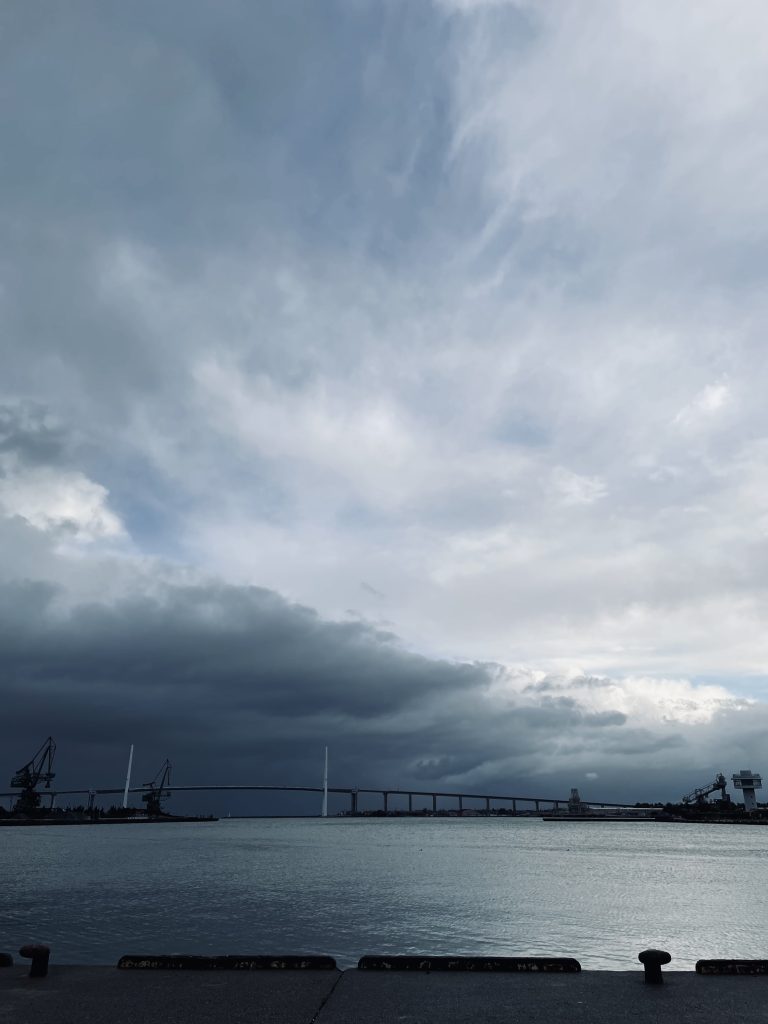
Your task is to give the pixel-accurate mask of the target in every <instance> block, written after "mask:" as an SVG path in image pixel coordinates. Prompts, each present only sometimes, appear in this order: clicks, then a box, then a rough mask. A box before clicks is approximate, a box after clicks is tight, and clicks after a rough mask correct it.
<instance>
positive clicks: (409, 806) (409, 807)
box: [408, 793, 413, 814]
mask: <svg viewBox="0 0 768 1024" xmlns="http://www.w3.org/2000/svg"><path fill="white" fill-rule="evenodd" d="M408 813H409V814H413V793H409V794H408Z"/></svg>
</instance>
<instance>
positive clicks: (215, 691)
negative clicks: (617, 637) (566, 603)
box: [0, 524, 624, 789]
mask: <svg viewBox="0 0 768 1024" xmlns="http://www.w3.org/2000/svg"><path fill="white" fill-rule="evenodd" d="M11 525H13V524H11ZM14 528H16V529H18V527H14ZM7 530H8V527H7V526H6V536H7V535H8V533H7ZM0 623H2V628H0V664H2V666H3V668H2V693H3V706H4V709H5V710H4V717H3V726H4V733H5V734H6V735H7V736H8V737H9V740H8V742H7V743H6V744H5V746H4V748H3V750H4V759H7V760H8V763H7V764H6V765H5V766H4V768H3V770H6V771H8V770H10V769H11V768H12V767H13V766H14V764H15V762H16V761H18V760H19V759H21V760H22V761H23V760H24V759H25V757H28V756H29V754H30V753H31V752H32V749H33V748H34V747H35V746H36V745H37V743H38V742H39V739H40V738H41V737H42V736H43V735H46V734H48V733H52V734H54V735H55V737H56V739H57V741H58V743H59V750H60V755H59V757H60V780H61V784H65V783H68V784H70V785H74V784H93V783H94V781H98V782H100V783H102V784H103V783H104V782H105V781H107V782H114V781H115V776H114V773H115V770H116V760H117V758H118V756H119V752H120V751H122V750H123V749H124V748H125V747H126V746H127V744H128V743H130V742H136V743H137V744H138V745H140V746H141V748H142V752H143V755H144V757H145V759H148V758H149V757H150V752H151V755H152V756H153V757H154V759H155V760H158V761H159V760H160V759H162V757H163V756H166V754H168V755H171V756H172V758H173V760H174V761H175V762H176V763H177V769H178V772H179V773H180V775H181V777H182V778H183V780H184V781H186V782H188V783H189V782H196V781H221V780H223V779H224V780H226V779H230V780H231V779H232V778H236V779H238V780H240V781H259V782H269V781H271V782H280V783H286V782H291V783H297V784H302V783H304V784H306V782H307V780H309V781H310V783H311V782H312V780H313V778H314V775H315V774H316V768H317V765H316V761H317V756H318V753H317V752H318V751H319V750H320V749H321V748H322V746H323V745H324V744H325V743H330V744H331V745H332V747H333V751H334V765H335V768H336V772H337V779H343V780H345V781H346V784H360V785H364V784H366V783H367V784H379V785H394V784H395V782H397V784H398V785H407V784H413V783H418V781H419V780H426V779H429V780H431V781H432V782H433V783H434V784H435V785H438V784H440V785H451V784H452V785H454V786H455V784H456V780H460V779H461V778H462V777H468V776H469V775H470V774H471V773H473V772H474V773H477V772H480V773H481V775H482V776H483V777H484V778H485V779H487V780H492V781H493V784H494V785H495V787H496V788H497V789H499V788H501V789H504V788H506V785H505V784H508V781H509V780H508V779H506V778H505V777H504V776H505V775H506V773H507V772H508V771H509V768H508V767H507V768H503V767H500V766H501V765H503V763H504V762H505V761H507V760H508V759H509V758H510V756H512V755H514V756H522V755H524V754H530V755H533V754H534V752H538V754H541V752H542V751H546V750H553V749H555V746H556V743H557V738H558V737H560V736H561V735H562V734H563V733H572V734H574V736H575V735H577V734H581V733H582V732H584V733H585V734H588V733H589V732H590V731H591V730H593V729H594V728H595V727H600V728H601V729H603V728H605V727H611V726H620V725H621V724H622V723H623V720H624V716H622V715H619V714H607V715H605V714H603V715H600V714H592V713H589V712H586V711H585V710H584V709H582V708H580V707H579V706H578V705H577V704H576V702H575V701H574V700H572V699H569V698H566V697H560V698H556V699H552V698H549V697H546V698H545V699H544V700H543V701H542V702H541V704H540V705H538V706H527V705H522V704H518V702H517V701H516V700H509V699H507V700H506V701H503V702H499V701H498V699H496V698H494V696H493V693H492V691H493V688H494V686H496V685H498V683H499V680H500V679H501V678H503V674H502V673H501V670H500V669H499V668H498V666H493V665H483V664H477V663H475V664H461V663H454V662H448V661H442V660H437V659H430V658H426V657H423V656H420V655H418V654H413V653H411V652H409V651H407V650H404V649H403V648H402V647H401V646H400V644H399V643H398V641H397V640H396V638H394V637H393V636H392V635H391V634H390V633H386V632H383V631H381V630H377V629H375V628H374V627H372V626H370V625H368V624H366V623H363V622H359V621H352V622H331V621H326V620H324V619H322V618H321V617H320V616H319V615H318V614H317V613H316V612H314V611H313V610H312V609H309V608H306V607H303V606H300V605H296V604H291V603H289V602H287V601H286V600H284V599H283V598H281V597H280V596H279V595H277V594H275V593H274V592H272V591H269V590H266V589H263V588H256V587H237V586H231V585H227V584H223V583H216V582H208V583H202V582H197V583H194V584H171V583H167V582H159V581H157V580H156V581H155V582H154V584H152V585H151V586H150V581H145V585H144V589H143V590H142V591H141V592H139V593H134V594H133V595H132V596H130V597H122V598H119V599H118V600H115V601H110V602H106V601H102V602H98V601H89V602H85V603H83V602H80V603H74V604H72V602H71V601H69V602H68V601H67V595H66V593H65V592H64V591H63V590H62V589H61V588H60V587H57V586H54V585H52V584H50V583H46V582H41V581H30V580H19V579H17V580H13V581H6V582H5V583H3V584H2V586H0ZM575 742H577V741H575ZM577 745H578V743H577ZM110 775H111V777H110V778H105V776H110ZM94 776H98V779H97V780H94ZM177 781H180V779H179V777H178V776H177Z"/></svg>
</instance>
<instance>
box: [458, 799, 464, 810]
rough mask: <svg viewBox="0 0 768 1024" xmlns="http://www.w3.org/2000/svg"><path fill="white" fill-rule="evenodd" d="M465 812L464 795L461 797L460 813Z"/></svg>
mask: <svg viewBox="0 0 768 1024" xmlns="http://www.w3.org/2000/svg"><path fill="white" fill-rule="evenodd" d="M463 813H464V799H463V797H459V814H463Z"/></svg>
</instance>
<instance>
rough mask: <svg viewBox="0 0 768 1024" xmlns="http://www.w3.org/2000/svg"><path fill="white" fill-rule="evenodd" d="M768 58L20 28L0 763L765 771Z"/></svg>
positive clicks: (634, 34) (603, 25)
mask: <svg viewBox="0 0 768 1024" xmlns="http://www.w3.org/2000/svg"><path fill="white" fill-rule="evenodd" d="M767 34H768V19H767V18H766V16H765V13H764V11H763V8H762V6H761V5H759V4H757V3H751V2H747V3H744V4H741V5H740V6H739V8H738V10H737V11H734V10H731V9H729V8H726V7H725V6H724V5H722V4H720V3H709V2H705V3H701V4H699V5H698V6H697V9H696V12H695V15H694V16H691V14H690V12H689V11H688V10H686V11H685V12H683V9H682V7H676V6H674V5H672V6H671V7H670V6H669V5H668V4H666V5H665V4H661V3H650V4H644V5H642V7H640V6H638V5H637V4H631V3H622V2H620V3H608V2H598V3H595V4H593V5H591V6H590V7H589V9H585V8H584V6H583V5H577V4H572V3H570V2H567V0H563V2H562V3H559V4H557V5H555V6H551V7H547V8H543V7H541V6H539V5H533V4H528V3H522V2H520V3H518V2H514V3H513V2H508V3H505V2H482V3H481V2H471V0H462V2H458V0H451V2H447V0H446V2H439V3H438V2H435V3H433V4H419V5H413V4H410V3H391V4H386V5H379V6H367V5H359V4H355V3H350V2H338V3H331V4H325V5H322V7H320V6H318V5H315V4H311V3H306V4H300V5H298V6H296V5H291V6H290V10H289V9H287V8H286V7H285V6H284V5H282V4H270V3H267V4H262V5H260V6H259V8H258V10H256V9H253V10H249V9H247V8H246V7H244V6H243V5H241V4H239V3H237V2H235V0H231V2H230V0H225V2H224V3H222V4H220V5H218V7H217V11H216V14H215V15H214V14H213V13H212V12H211V11H210V10H208V9H207V8H206V6H205V5H204V4H202V3H197V2H191V3H190V2H188V0H185V2H184V3H183V4H182V3H181V2H179V3H176V2H170V3H167V4H165V5H164V6H163V8H162V10H157V9H150V8H149V7H147V6H145V5H139V6H138V7H132V8H130V9H126V8H125V5H122V4H118V3H106V4H99V5H98V9H97V6H96V5H94V4H91V3H89V2H85V0H84V2H82V3H78V4H75V5H74V6H72V5H70V7H69V8H68V9H67V11H66V12H64V11H46V12H45V16H43V13H42V12H41V11H40V10H38V9H36V8H35V7H34V5H33V6H31V7H29V6H27V7H21V6H18V7H17V8H16V9H15V10H14V11H13V12H12V13H10V12H9V13H8V14H7V15H6V16H5V17H4V26H3V39H2V43H0V46H2V49H3V61H2V63H1V66H2V71H0V76H2V80H3V85H4V88H3V91H2V96H4V97H13V100H12V101H11V100H10V99H9V98H6V99H3V100H0V103H2V104H4V106H5V109H4V111H3V114H4V123H5V124H6V126H7V128H6V147H5V148H6V151H7V156H8V159H7V160H6V161H4V163H3V166H2V168H1V169H0V225H2V231H3V234H4V236H5V239H6V244H5V245H4V246H3V247H2V249H1V250H0V337H1V338H2V341H1V342H0V344H1V345H2V356H3V360H2V372H1V375H0V399H1V400H2V404H0V529H1V530H2V536H3V539H4V545H3V548H4V553H5V557H4V559H3V564H2V566H0V584H2V587H3V594H4V598H3V607H4V609H5V612H4V615H5V616H6V619H5V620H4V622H3V623H0V626H1V627H2V628H3V629H4V634H3V635H4V637H5V639H4V641H3V642H4V645H5V646H4V648H3V650H1V651H0V687H2V689H3V692H4V694H5V693H6V691H7V695H8V696H10V697H12V698H13V706H14V709H15V710H14V711H13V712H12V714H11V713H9V714H8V715H6V716H4V719H3V721H2V723H0V730H2V735H3V742H4V743H8V744H9V746H8V747H5V746H4V748H3V749H8V750H9V751H13V756H14V757H15V758H16V760H18V758H19V756H22V755H23V751H24V750H26V749H27V747H31V748H34V746H35V745H36V743H37V742H38V740H37V734H38V733H42V734H43V735H45V734H47V733H48V732H50V731H54V725H49V724H47V723H45V722H44V721H43V720H42V717H44V716H42V717H41V716H40V710H39V709H40V707H44V706H46V704H50V712H49V714H50V717H51V718H52V719H53V721H54V722H55V723H59V726H60V730H61V733H62V736H69V737H70V740H71V743H72V745H73V747H74V746H76V745H80V744H82V745H83V749H84V750H88V751H90V753H89V754H88V755H87V757H84V759H83V760H82V761H76V760H73V761H72V765H73V768H72V771H73V774H77V773H80V774H82V773H83V772H84V771H85V765H86V763H87V761H88V760H89V759H92V758H95V759H96V761H95V762H93V763H96V762H98V763H102V762H101V761H99V758H101V757H102V756H103V757H105V758H106V757H107V754H106V748H107V747H110V748H111V746H112V745H114V744H118V743H124V742H126V741H130V739H131V737H132V735H133V732H134V731H135V728H138V727H139V725H140V726H141V728H142V729H144V730H145V731H146V736H147V739H148V742H149V738H150V737H156V740H157V744H158V746H163V744H165V746H164V748H163V750H162V751H159V757H160V759H161V758H162V756H165V748H170V747H171V746H173V749H174V750H178V751H179V756H180V757H181V758H182V759H184V758H186V757H191V756H192V751H193V750H197V751H198V752H199V757H201V758H202V757H204V761H200V762H199V763H200V764H201V765H203V764H204V765H205V769H206V771H208V772H211V773H214V774H215V773H216V772H218V771H219V770H221V771H222V772H224V771H225V770H226V771H229V770H230V769H229V768H226V769H225V767H224V766H225V765H227V764H229V765H230V767H231V768H232V770H237V771H242V772H243V773H245V774H248V773H249V772H251V771H253V772H255V773H257V774H261V773H267V774H268V771H269V766H270V765H272V766H274V767H275V769H276V770H277V769H279V773H280V774H281V777H282V775H283V774H286V775H288V774H290V776H291V778H294V779H298V778H299V776H301V775H302V773H303V772H305V771H309V770H310V768H309V762H308V761H305V760H304V756H305V753H304V752H306V751H307V750H308V749H309V745H311V744H312V743H314V744H315V747H316V748H317V749H321V748H322V746H323V745H324V743H326V742H329V738H328V734H329V733H332V734H333V735H334V736H335V737H337V739H336V746H338V747H339V748H340V752H339V759H340V764H339V770H340V771H341V770H343V771H344V772H348V773H350V774H352V775H354V776H355V778H356V779H358V780H360V781H361V784H362V780H368V781H373V782H380V783H381V784H394V783H395V782H396V781H401V782H402V783H403V784H404V785H405V784H406V783H407V782H408V780H411V782H415V781H416V780H418V779H426V778H430V779H432V780H434V781H435V784H437V783H438V782H439V783H440V784H441V785H442V784H443V783H444V784H445V785H454V784H455V785H458V784H459V783H461V784H462V785H466V786H467V787H470V786H475V785H477V786H480V785H482V786H486V785H493V786H495V787H504V788H506V786H507V784H509V785H513V784H514V785H518V784H519V785H520V786H527V785H529V784H533V783H534V782H536V780H537V779H540V778H541V775H542V773H543V774H544V775H547V773H549V777H550V778H551V779H552V780H553V782H554V781H556V782H557V784H558V785H562V786H565V785H566V783H567V779H571V778H572V779H573V780H574V783H577V782H578V780H579V779H581V778H583V776H584V775H590V776H591V775H595V774H596V775H597V776H598V779H599V780H604V785H606V786H608V785H609V783H608V781H607V780H608V777H609V778H610V780H611V781H610V786H611V787H612V788H613V789H614V790H617V791H618V790H620V789H621V787H622V786H623V787H625V789H626V791H627V792H628V793H629V792H630V791H631V792H633V793H637V795H638V796H640V795H642V793H640V792H638V791H637V788H633V787H635V782H636V780H637V779H638V778H640V777H644V778H645V779H646V780H647V779H649V778H650V776H649V775H648V774H645V775H644V776H641V775H640V774H639V773H648V772H651V773H658V774H657V775H654V779H655V781H654V786H656V787H657V791H658V792H659V793H660V792H661V789H662V788H663V787H664V786H667V787H668V791H666V790H665V792H664V793H663V795H673V796H674V795H677V790H678V789H679V788H680V787H681V786H682V788H683V789H684V788H686V786H687V785H688V783H687V782H683V779H684V778H685V779H687V778H688V777H689V776H690V778H691V784H695V782H696V780H697V778H698V775H699V774H700V773H702V772H705V771H706V772H707V773H709V772H710V771H713V770H716V769H719V768H721V767H722V768H723V769H725V770H728V771H730V770H738V769H739V768H741V767H746V766H747V762H748V761H749V759H750V758H754V759H755V763H754V765H752V767H754V768H755V770H759V767H760V766H759V763H758V762H759V756H760V750H759V747H758V746H756V745H755V742H756V741H755V740H754V736H755V735H756V733H755V728H756V725H757V724H759V723H762V720H763V715H764V699H765V678H766V674H767V669H766V666H767V665H768V647H766V641H765V635H766V633H765V629H764V625H765V605H766V593H765V578H766V574H765V567H766V558H767V555H766V552H767V548H766V536H767V531H768V486H767V485H766V474H765V469H764V467H765V464H766V454H767V452H768V425H767V424H766V414H765V408H764V406H765V403H764V394H765V391H766V385H767V384H768V381H766V379H765V378H766V371H765V369H764V366H765V360H764V359H763V358H762V352H763V348H764V340H763V335H764V333H765V327H766V301H765V289H764V287H763V280H762V277H763V272H762V271H761V269H760V268H761V267H762V266H763V263H764V258H763V257H764V255H765V252H764V250H765V249H766V238H765V237H764V236H765V231H764V229H763V228H762V226H761V225H762V224H763V222H764V220H765V218H764V217H763V216H761V214H762V209H763V206H764V205H765V190H764V188H763V185H762V181H763V177H764V167H765V163H766V153H767V152H768V132H766V128H765V125H764V118H763V113H762V112H763V110H764V108H765V101H766V93H768V76H767V75H766V71H765V60H764V49H765V40H766V35H767ZM310 609H311V610H310ZM22 610H23V615H22V614H21V612H22ZM19 616H21V617H19ZM393 637H397V639H394V638H393ZM201 645H202V646H201ZM203 647H204V648H205V650H204V649H203ZM32 691H34V693H35V695H36V696H35V700H34V701H32V700H24V699H23V694H24V693H25V692H32ZM38 701H39V703H38ZM745 702H746V703H745ZM6 704H8V701H6ZM33 709H34V710H33ZM747 711H748V714H747V713H745V712H747ZM745 721H747V722H748V723H749V725H748V726H746V725H745V724H744V723H745ZM172 739H173V743H171V740H172ZM279 751H282V753H281V752H279ZM341 751H343V753H342V752H341ZM30 752H31V751H30ZM9 756H10V753H9ZM306 756H307V757H309V760H310V761H313V758H314V756H315V755H314V754H313V755H312V756H311V757H310V756H309V754H306ZM73 757H74V755H73ZM23 759H25V758H24V757H23V756H22V760H23ZM713 759H716V761H717V763H713ZM104 763H105V764H106V762H104ZM313 763H314V762H313ZM76 764H77V765H78V767H77V768H75V765H76ZM294 769H295V770H294ZM104 770H106V768H105V769H104ZM313 770H314V769H313ZM686 773H687V774H686ZM598 779H594V780H592V783H593V784H594V786H595V787H597V786H598V785H599V782H598ZM678 779H679V780H680V784H679V785H678V782H677V780H678ZM633 780H635V781H633ZM542 784H544V782H542ZM640 788H641V789H642V788H643V787H642V786H641V787H640ZM607 795H608V794H606V796H607ZM648 795H649V796H650V795H654V794H650V793H649V794H648Z"/></svg>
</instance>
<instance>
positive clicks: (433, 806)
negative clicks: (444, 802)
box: [432, 793, 437, 814]
mask: <svg viewBox="0 0 768 1024" xmlns="http://www.w3.org/2000/svg"><path fill="white" fill-rule="evenodd" d="M432 813H433V814H437V793H433V794H432Z"/></svg>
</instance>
